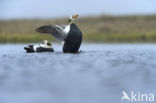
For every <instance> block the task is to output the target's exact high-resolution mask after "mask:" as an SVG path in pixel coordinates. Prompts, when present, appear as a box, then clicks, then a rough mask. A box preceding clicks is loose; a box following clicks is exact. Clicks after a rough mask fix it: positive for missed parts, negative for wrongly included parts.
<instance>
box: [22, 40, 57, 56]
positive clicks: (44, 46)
mask: <svg viewBox="0 0 156 103" xmlns="http://www.w3.org/2000/svg"><path fill="white" fill-rule="evenodd" d="M24 49H25V50H26V52H27V53H33V52H54V49H53V48H52V45H51V43H50V42H49V41H48V40H44V41H43V42H42V43H40V44H35V45H28V46H27V47H24Z"/></svg>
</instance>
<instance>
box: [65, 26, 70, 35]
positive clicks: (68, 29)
mask: <svg viewBox="0 0 156 103" xmlns="http://www.w3.org/2000/svg"><path fill="white" fill-rule="evenodd" d="M69 31H70V25H67V26H66V27H65V28H64V32H65V33H66V34H68V33H69Z"/></svg>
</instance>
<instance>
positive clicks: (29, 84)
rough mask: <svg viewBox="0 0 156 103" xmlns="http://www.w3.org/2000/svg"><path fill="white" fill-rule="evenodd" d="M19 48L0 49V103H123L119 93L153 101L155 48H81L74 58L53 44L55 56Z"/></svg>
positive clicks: (85, 46)
mask: <svg viewBox="0 0 156 103" xmlns="http://www.w3.org/2000/svg"><path fill="white" fill-rule="evenodd" d="M24 46H26V45H17V44H16V45H10V44H7V45H0V103H126V102H127V101H126V100H125V101H121V97H122V91H125V92H127V93H128V94H130V92H131V91H134V92H135V93H138V92H140V93H147V94H149V93H153V94H154V95H156V45H154V44H139V45H136V44H133V45H130V44H118V45H113V44H83V45H82V46H81V50H82V52H81V53H79V54H63V53H62V52H61V48H62V47H61V45H58V44H54V45H53V47H54V49H55V51H56V52H55V53H30V54H28V53H25V51H24V49H23V47H24ZM155 101H156V100H155ZM133 103H134V102H133ZM142 103H143V102H142ZM145 103H147V102H145Z"/></svg>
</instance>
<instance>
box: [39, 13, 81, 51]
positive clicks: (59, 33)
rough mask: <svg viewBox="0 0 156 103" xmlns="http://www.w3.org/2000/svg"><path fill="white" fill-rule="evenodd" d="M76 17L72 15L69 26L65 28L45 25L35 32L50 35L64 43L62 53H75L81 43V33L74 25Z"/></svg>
mask: <svg viewBox="0 0 156 103" xmlns="http://www.w3.org/2000/svg"><path fill="white" fill-rule="evenodd" d="M77 17H78V14H76V15H72V16H71V17H70V18H69V24H68V25H66V26H58V25H45V26H41V27H39V28H37V29H36V31H37V32H40V33H47V34H51V35H52V36H53V37H55V38H56V39H57V40H60V41H64V45H63V52H64V53H77V52H78V50H79V48H80V45H81V41H82V32H81V31H80V29H79V28H78V27H77V25H76V24H75V23H74V21H75V19H76V18H77Z"/></svg>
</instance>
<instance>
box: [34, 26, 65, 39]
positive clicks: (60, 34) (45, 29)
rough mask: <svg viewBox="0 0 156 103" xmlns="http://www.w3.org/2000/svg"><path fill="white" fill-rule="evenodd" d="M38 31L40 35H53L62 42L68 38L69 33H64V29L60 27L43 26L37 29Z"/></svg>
mask: <svg viewBox="0 0 156 103" xmlns="http://www.w3.org/2000/svg"><path fill="white" fill-rule="evenodd" d="M36 31H37V32H40V33H47V34H51V35H52V36H54V37H55V38H56V39H58V40H60V41H64V39H65V37H66V36H67V33H66V32H65V31H64V28H62V27H60V26H58V25H45V26H41V27H39V28H37V29H36Z"/></svg>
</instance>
